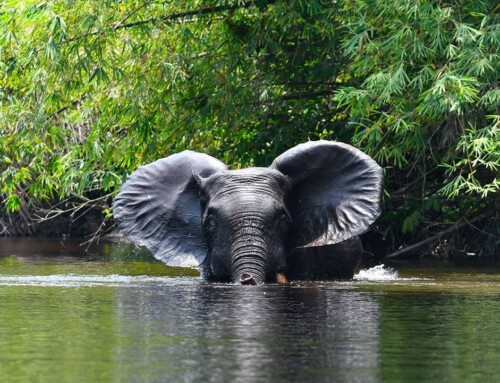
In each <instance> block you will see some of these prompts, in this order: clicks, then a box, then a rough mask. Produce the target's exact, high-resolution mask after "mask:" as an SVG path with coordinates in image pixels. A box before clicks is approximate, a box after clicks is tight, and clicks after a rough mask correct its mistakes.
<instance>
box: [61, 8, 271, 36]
mask: <svg viewBox="0 0 500 383" xmlns="http://www.w3.org/2000/svg"><path fill="white" fill-rule="evenodd" d="M256 2H257V0H250V1H248V2H245V3H243V4H236V5H219V6H216V7H208V8H201V9H197V10H193V11H185V12H179V13H173V14H170V15H163V16H158V17H151V18H149V19H145V20H139V21H132V22H130V23H122V22H119V23H117V24H114V25H112V26H111V27H109V28H108V30H111V31H116V30H119V29H124V28H133V27H137V26H140V25H144V24H154V23H160V22H162V23H167V22H171V21H177V20H182V19H185V18H188V17H192V16H203V15H209V14H212V13H218V12H223V11H234V10H237V9H245V8H250V7H251V6H252V5H254V4H255V3H256ZM275 2H276V0H269V1H267V3H266V5H270V4H273V3H275ZM122 21H123V20H122ZM100 33H102V31H93V32H89V33H86V34H84V35H80V36H75V37H71V38H69V39H68V41H75V40H79V39H82V38H85V37H89V36H95V35H98V34H100Z"/></svg>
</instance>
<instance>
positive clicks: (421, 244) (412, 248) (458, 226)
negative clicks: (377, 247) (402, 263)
mask: <svg viewBox="0 0 500 383" xmlns="http://www.w3.org/2000/svg"><path fill="white" fill-rule="evenodd" d="M489 214H490V213H484V214H480V215H478V216H476V217H474V218H472V219H469V220H467V219H464V220H462V221H461V222H460V221H459V222H456V223H455V224H454V225H453V226H452V227H450V228H448V229H446V230H443V231H441V232H439V233H437V234H435V235H433V236H431V237H429V238H426V239H424V240H423V241H420V242H417V243H414V244H413V245H410V246H408V247H405V248H404V249H401V250H398V251H395V252H394V253H391V254H388V255H386V256H385V258H387V259H391V258H397V257H399V256H401V255H404V254H407V253H411V252H413V251H416V250H418V249H421V248H422V247H424V246H426V245H429V244H431V243H433V242H436V241H439V240H440V239H441V238H442V237H444V236H446V235H448V234H451V233H453V232H454V231H457V230H459V229H461V228H462V227H464V226H467V225H470V224H471V223H472V222H477V221H480V220H481V219H483V218H486V216H488V215H489Z"/></svg>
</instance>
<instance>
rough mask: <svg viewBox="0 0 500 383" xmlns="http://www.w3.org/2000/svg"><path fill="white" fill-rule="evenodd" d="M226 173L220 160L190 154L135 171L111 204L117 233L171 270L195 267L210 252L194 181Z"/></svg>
mask: <svg viewBox="0 0 500 383" xmlns="http://www.w3.org/2000/svg"><path fill="white" fill-rule="evenodd" d="M226 169H227V167H226V165H224V164H223V163H222V162H220V161H219V160H217V159H215V158H213V157H211V156H209V155H206V154H201V153H197V152H192V151H184V152H181V153H178V154H173V155H171V156H169V157H167V158H162V159H160V160H158V161H155V162H153V163H151V164H149V165H145V166H142V167H140V168H138V169H137V170H136V171H135V172H134V173H132V174H131V175H130V177H129V178H128V180H127V182H125V184H124V185H123V186H122V188H121V190H120V192H119V193H118V195H117V196H116V198H115V202H114V204H113V213H114V216H115V219H116V222H117V224H118V227H119V229H120V230H121V231H122V232H123V234H125V235H126V236H127V237H128V238H129V239H130V240H131V241H133V242H134V243H136V244H138V245H140V246H145V247H147V248H148V249H149V250H150V251H151V252H152V253H153V255H154V256H155V258H157V259H159V260H161V261H163V262H164V263H166V264H167V265H169V266H187V267H194V266H198V265H199V264H201V263H202V262H203V261H204V260H205V258H206V256H207V253H208V247H207V241H206V238H205V233H204V232H203V227H202V225H201V215H202V210H201V206H200V199H199V198H200V197H199V193H200V186H199V184H198V182H197V181H196V179H195V176H200V177H203V178H205V177H208V176H210V175H212V174H214V173H217V172H219V171H224V170H226Z"/></svg>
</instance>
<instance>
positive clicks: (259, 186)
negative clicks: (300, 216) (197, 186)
mask: <svg viewBox="0 0 500 383" xmlns="http://www.w3.org/2000/svg"><path fill="white" fill-rule="evenodd" d="M289 188H290V185H289V181H288V179H287V178H286V176H284V175H283V174H281V173H280V172H277V171H273V170H272V169H268V168H248V169H239V170H228V171H225V172H221V173H218V174H217V175H214V177H210V180H208V182H207V184H206V190H207V191H208V193H209V194H210V196H211V197H212V198H217V197H222V196H230V195H236V194H242V193H243V194H248V195H255V196H259V195H260V196H270V197H274V198H282V197H283V196H284V195H285V194H286V193H287V192H288V190H289Z"/></svg>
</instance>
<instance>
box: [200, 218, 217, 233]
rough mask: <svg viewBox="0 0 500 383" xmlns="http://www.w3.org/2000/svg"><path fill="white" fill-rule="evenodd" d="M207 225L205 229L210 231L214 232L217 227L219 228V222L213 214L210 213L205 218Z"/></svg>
mask: <svg viewBox="0 0 500 383" xmlns="http://www.w3.org/2000/svg"><path fill="white" fill-rule="evenodd" d="M203 225H204V226H205V230H206V231H207V232H209V233H213V232H214V231H215V229H216V228H217V223H216V222H215V218H214V217H213V215H208V216H207V217H206V218H205V222H204V223H203Z"/></svg>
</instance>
